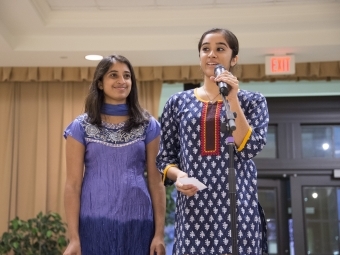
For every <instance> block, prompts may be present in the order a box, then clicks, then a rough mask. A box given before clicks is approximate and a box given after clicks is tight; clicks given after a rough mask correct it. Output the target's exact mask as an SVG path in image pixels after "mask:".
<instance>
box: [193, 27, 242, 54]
mask: <svg viewBox="0 0 340 255" xmlns="http://www.w3.org/2000/svg"><path fill="white" fill-rule="evenodd" d="M215 33H219V34H222V35H223V37H224V39H225V40H226V42H227V43H228V45H229V47H230V49H231V50H232V55H231V58H234V57H236V56H237V55H238V51H239V45H238V40H237V37H236V36H235V35H234V33H233V32H231V31H230V30H228V29H224V28H212V29H209V30H208V31H205V32H204V33H203V34H202V36H201V39H200V40H199V42H198V56H200V51H201V47H202V43H203V40H204V38H205V37H206V36H207V35H208V34H215Z"/></svg>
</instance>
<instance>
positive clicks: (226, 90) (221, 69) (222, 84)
mask: <svg viewBox="0 0 340 255" xmlns="http://www.w3.org/2000/svg"><path fill="white" fill-rule="evenodd" d="M224 71H225V68H224V66H222V65H217V66H215V70H214V73H215V77H217V76H218V75H220V74H221V73H223V72H224ZM216 85H217V86H218V87H219V88H220V93H221V94H222V95H223V96H228V93H229V88H228V84H227V83H225V82H223V81H219V82H216Z"/></svg>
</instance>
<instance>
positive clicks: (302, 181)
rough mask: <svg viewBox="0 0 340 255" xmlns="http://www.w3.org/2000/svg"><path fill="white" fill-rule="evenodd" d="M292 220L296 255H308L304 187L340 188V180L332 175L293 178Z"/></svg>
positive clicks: (291, 178)
mask: <svg viewBox="0 0 340 255" xmlns="http://www.w3.org/2000/svg"><path fill="white" fill-rule="evenodd" d="M290 185H291V194H292V219H293V236H294V251H295V254H307V242H306V228H305V227H306V226H305V218H304V206H303V205H304V199H303V190H302V188H303V187H304V186H328V187H330V186H334V187H340V179H334V178H332V176H330V175H325V176H320V175H318V176H316V175H314V176H291V177H290Z"/></svg>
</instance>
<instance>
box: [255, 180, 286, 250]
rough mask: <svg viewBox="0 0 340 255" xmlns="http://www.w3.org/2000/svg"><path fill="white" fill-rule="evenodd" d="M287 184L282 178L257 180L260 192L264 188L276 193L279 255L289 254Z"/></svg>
mask: <svg viewBox="0 0 340 255" xmlns="http://www.w3.org/2000/svg"><path fill="white" fill-rule="evenodd" d="M286 182H287V180H285V179H282V178H275V179H267V178H258V180H257V186H258V190H259V189H261V188H263V189H274V190H275V191H276V208H277V210H276V218H277V229H276V234H277V245H278V247H277V251H278V254H289V229H288V207H287V195H286V194H287V192H289V191H288V190H287V185H286ZM260 203H261V201H260ZM264 213H266V212H264Z"/></svg>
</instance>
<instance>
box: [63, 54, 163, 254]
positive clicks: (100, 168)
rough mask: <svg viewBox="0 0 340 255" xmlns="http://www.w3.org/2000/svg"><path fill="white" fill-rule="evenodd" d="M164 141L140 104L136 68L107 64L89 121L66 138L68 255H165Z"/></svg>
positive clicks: (101, 68) (120, 60) (99, 74)
mask: <svg viewBox="0 0 340 255" xmlns="http://www.w3.org/2000/svg"><path fill="white" fill-rule="evenodd" d="M159 133H160V126H159V123H158V122H157V121H156V120H155V119H154V118H153V117H151V116H150V114H148V113H147V112H146V111H145V110H143V109H142V108H141V107H140V105H139V103H138V97H137V85H136V78H135V74H134V71H133V68H132V66H131V64H130V62H129V61H128V60H127V59H126V58H125V57H123V56H119V55H112V56H109V57H106V58H104V59H103V60H101V61H100V63H99V64H98V66H97V68H96V71H95V74H94V79H93V82H92V84H91V87H90V91H89V94H88V96H87V98H86V103H85V113H84V114H82V115H80V116H78V117H77V118H76V119H75V120H74V121H73V122H72V123H71V124H70V125H69V126H68V127H67V128H66V130H65V132H64V137H65V138H66V139H67V140H66V164H67V179H66V185H65V210H66V218H67V223H68V231H69V239H70V243H69V245H68V247H67V249H66V251H65V252H64V255H154V254H155V253H157V255H164V254H165V246H164V220H165V189H164V185H163V183H162V180H161V175H160V173H159V172H158V170H157V168H156V165H155V158H156V155H157V152H158V147H159ZM145 169H146V171H147V180H146V178H145V175H144V172H145Z"/></svg>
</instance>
